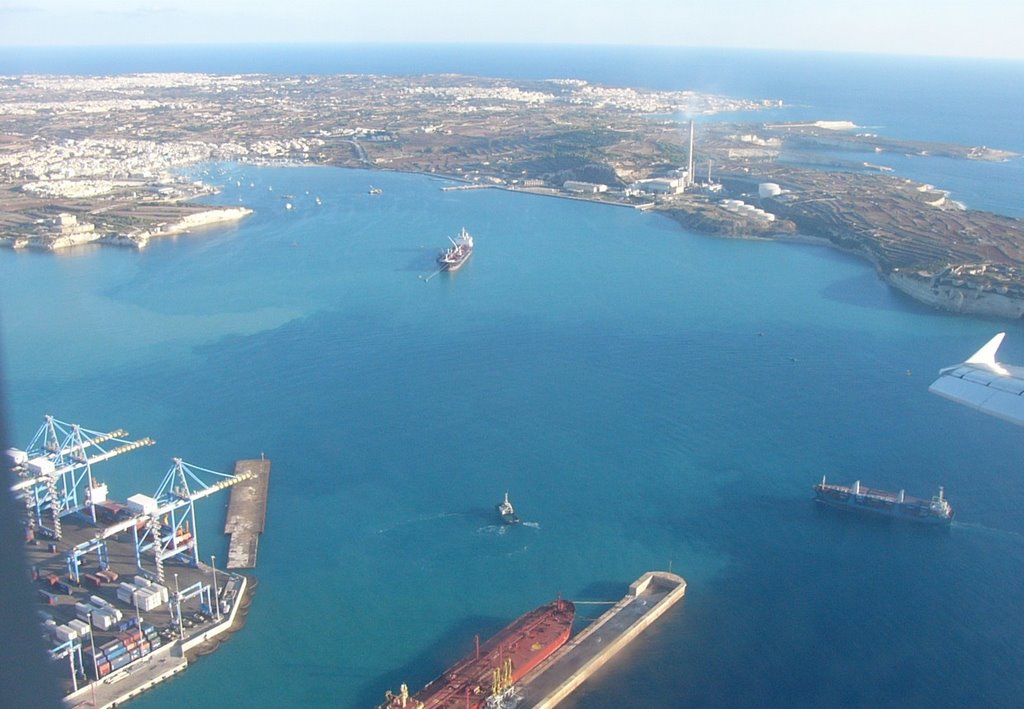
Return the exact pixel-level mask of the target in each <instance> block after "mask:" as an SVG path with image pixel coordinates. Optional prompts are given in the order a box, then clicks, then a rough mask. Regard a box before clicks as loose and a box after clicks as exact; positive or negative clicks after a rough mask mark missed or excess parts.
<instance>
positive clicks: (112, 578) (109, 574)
mask: <svg viewBox="0 0 1024 709" xmlns="http://www.w3.org/2000/svg"><path fill="white" fill-rule="evenodd" d="M96 575H97V576H99V577H100V578H101V579H103V580H104V581H106V582H107V583H116V582H117V579H118V578H119V577H120V575H119V574H118V573H117V572H116V571H114V570H113V569H102V570H100V571H97V572H96Z"/></svg>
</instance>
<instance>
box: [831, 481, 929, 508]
mask: <svg viewBox="0 0 1024 709" xmlns="http://www.w3.org/2000/svg"><path fill="white" fill-rule="evenodd" d="M817 487H818V488H819V489H820V490H821V491H822V492H825V493H833V494H839V495H856V496H857V497H864V498H869V499H874V500H879V501H881V502H891V503H892V504H899V503H900V494H899V493H898V492H893V491H891V490H876V489H875V488H872V487H865V486H864V485H861V486H860V492H857V493H855V492H854V491H853V488H852V487H850V486H849V485H833V484H832V483H825V484H824V485H821V484H819V485H817ZM902 504H904V505H930V504H931V500H926V499H924V498H923V497H914V496H913V495H907V494H904V495H903V502H902Z"/></svg>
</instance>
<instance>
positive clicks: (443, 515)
mask: <svg viewBox="0 0 1024 709" xmlns="http://www.w3.org/2000/svg"><path fill="white" fill-rule="evenodd" d="M465 516H466V514H465V513H464V512H439V513H438V514H433V515H425V516H423V517H413V518H412V519H406V520H402V521H401V522H397V523H395V524H393V525H391V526H390V527H381V528H380V529H378V530H377V534H388V533H390V532H395V531H398V530H400V529H404V528H406V527H411V526H413V525H417V524H426V523H428V522H436V521H437V520H440V519H447V518H449V517H465Z"/></svg>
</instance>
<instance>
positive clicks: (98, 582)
mask: <svg viewBox="0 0 1024 709" xmlns="http://www.w3.org/2000/svg"><path fill="white" fill-rule="evenodd" d="M82 580H83V581H85V585H86V586H88V587H89V588H100V587H102V586H103V580H102V579H101V578H100V577H99V576H95V575H94V574H82Z"/></svg>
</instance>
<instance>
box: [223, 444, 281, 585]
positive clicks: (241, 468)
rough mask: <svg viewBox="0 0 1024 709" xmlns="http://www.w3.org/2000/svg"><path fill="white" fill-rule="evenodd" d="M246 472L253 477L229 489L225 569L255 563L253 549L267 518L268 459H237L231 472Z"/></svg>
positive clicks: (253, 565) (225, 526) (237, 473)
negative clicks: (228, 538) (226, 560)
mask: <svg viewBox="0 0 1024 709" xmlns="http://www.w3.org/2000/svg"><path fill="white" fill-rule="evenodd" d="M246 472H251V473H253V477H252V478H250V479H248V480H243V481H242V482H240V483H238V484H237V485H234V486H233V487H232V488H231V500H230V501H229V502H228V514H227V520H226V521H225V523H224V533H225V534H229V535H231V540H230V542H229V543H228V562H227V567H228V568H229V569H252V568H255V566H256V552H257V549H258V547H259V541H260V535H261V534H263V528H264V526H265V525H266V520H267V489H268V486H269V484H270V461H269V460H267V459H266V458H262V457H261V458H258V459H256V460H239V461H238V462H236V463H235V475H241V474H243V473H246Z"/></svg>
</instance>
